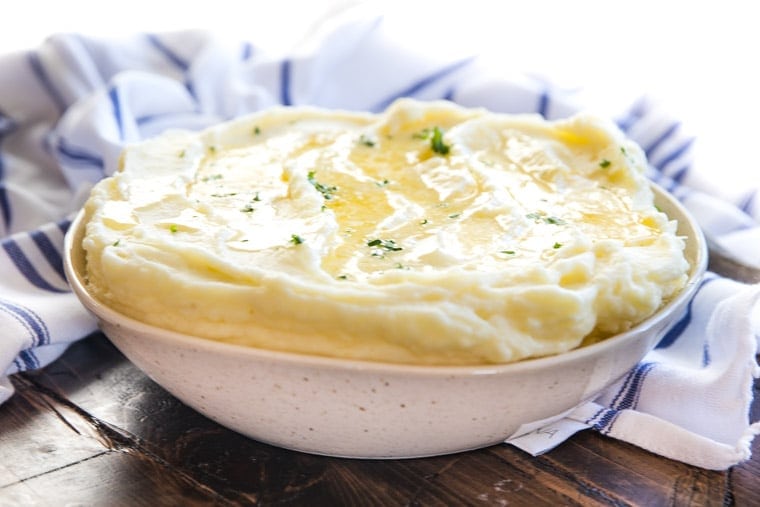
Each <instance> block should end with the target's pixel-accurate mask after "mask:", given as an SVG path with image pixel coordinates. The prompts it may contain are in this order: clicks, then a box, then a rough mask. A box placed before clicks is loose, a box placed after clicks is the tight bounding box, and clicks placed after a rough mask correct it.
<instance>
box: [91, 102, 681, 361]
mask: <svg viewBox="0 0 760 507" xmlns="http://www.w3.org/2000/svg"><path fill="white" fill-rule="evenodd" d="M645 163H646V162H645V158H644V155H643V153H642V151H641V149H640V148H638V147H637V146H636V145H635V144H633V143H632V142H631V141H628V140H627V139H625V138H624V136H623V135H622V133H621V132H620V131H619V130H617V129H616V127H615V126H614V125H613V124H610V123H608V122H606V121H602V120H600V119H597V118H594V117H590V116H585V115H580V116H577V117H574V118H571V119H568V120H564V121H558V122H547V121H545V120H543V119H541V118H540V117H538V116H531V115H524V116H508V115H497V114H493V113H489V112H487V111H485V110H480V109H464V108H460V107H457V106H455V105H452V104H449V103H446V102H432V103H423V102H416V101H412V100H406V99H405V100H400V101H398V102H396V103H395V104H393V105H392V106H391V107H390V108H389V109H388V111H386V112H385V113H383V114H381V115H370V114H359V113H348V112H336V111H325V110H319V109H313V108H276V109H272V110H268V111H264V112H262V113H259V114H255V115H252V116H248V117H245V118H241V119H238V120H235V121H232V122H229V123H225V124H221V125H219V126H217V127H214V128H211V129H208V130H206V131H203V132H201V133H192V132H183V131H173V132H167V133H165V134H163V135H161V136H159V137H157V138H155V139H152V140H149V141H145V142H142V143H139V144H135V145H133V146H130V147H128V148H127V149H126V150H125V152H124V154H123V159H122V169H121V171H120V172H118V174H116V175H115V176H113V177H111V178H108V179H105V180H103V181H102V182H100V183H99V184H98V185H97V186H96V187H95V189H94V190H93V192H92V195H91V197H90V199H89V201H88V202H87V205H86V208H85V212H86V220H87V222H88V223H87V229H86V237H85V239H84V243H83V246H84V248H85V250H86V257H87V286H88V289H89V291H90V292H91V293H92V294H93V295H94V296H95V297H96V298H98V299H99V300H100V301H102V302H103V303H105V304H106V305H108V306H110V307H112V308H114V309H116V310H118V311H120V312H123V313H124V314H126V315H128V316H131V317H133V318H135V319H138V320H140V321H143V322H146V323H149V324H153V325H156V326H160V327H164V328H167V329H171V330H176V331H180V332H185V333H190V334H193V335H197V336H201V337H205V338H209V339H213V340H220V341H226V342H233V343H238V344H244V345H250V346H255V347H263V348H268V349H277V350H286V351H295V352H301V353H308V354H318V355H325V356H336V357H348V358H361V359H369V360H377V361H390V362H402V363H417V364H483V363H502V362H509V361H515V360H519V359H522V358H527V357H535V356H542V355H547V354H557V353H561V352H564V351H567V350H570V349H572V348H575V347H578V346H579V345H581V344H582V343H584V341H589V340H597V339H602V338H604V337H606V336H609V335H610V334H612V333H617V332H620V331H624V330H626V329H628V328H630V327H631V326H633V325H635V324H636V323H638V322H640V321H641V320H643V319H645V318H646V317H648V316H649V315H651V314H652V313H653V312H655V311H656V310H657V309H658V308H659V307H660V306H661V305H662V303H663V301H665V300H667V299H668V298H670V297H671V296H673V295H674V294H675V293H677V292H678V291H679V290H680V289H681V288H682V287H683V284H684V282H685V280H686V271H687V270H688V264H687V262H686V260H685V259H684V256H683V247H684V245H683V241H682V239H681V238H679V237H677V236H676V234H675V230H676V224H675V223H674V222H672V221H670V220H669V219H668V217H667V216H665V214H663V213H661V212H660V211H658V210H657V208H656V207H655V206H654V204H653V194H652V192H651V190H650V188H649V186H648V183H647V181H646V179H645V177H644V175H643V170H644V167H645Z"/></svg>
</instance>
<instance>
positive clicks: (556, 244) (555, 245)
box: [552, 243, 562, 250]
mask: <svg viewBox="0 0 760 507" xmlns="http://www.w3.org/2000/svg"><path fill="white" fill-rule="evenodd" d="M552 248H554V249H555V250H557V249H558V248H562V243H554V246H552Z"/></svg>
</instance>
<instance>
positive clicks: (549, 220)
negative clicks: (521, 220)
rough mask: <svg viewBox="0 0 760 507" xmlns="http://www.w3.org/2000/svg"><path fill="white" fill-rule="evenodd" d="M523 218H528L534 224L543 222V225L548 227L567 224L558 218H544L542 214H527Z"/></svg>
mask: <svg viewBox="0 0 760 507" xmlns="http://www.w3.org/2000/svg"><path fill="white" fill-rule="evenodd" d="M525 218H529V219H531V220H534V221H536V222H541V221H543V222H544V223H545V224H549V225H565V224H567V222H565V221H564V220H562V219H561V218H559V217H555V216H546V215H544V214H542V213H528V214H527V215H525Z"/></svg>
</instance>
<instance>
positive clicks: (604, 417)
mask: <svg viewBox="0 0 760 507" xmlns="http://www.w3.org/2000/svg"><path fill="white" fill-rule="evenodd" d="M618 414H619V412H618V411H617V410H615V409H612V408H601V409H599V411H598V412H597V413H595V414H594V415H593V417H591V418H589V419H587V420H586V421H585V422H586V424H588V425H589V426H591V427H592V428H594V429H595V430H597V431H599V432H602V433H607V432H609V430H610V429H611V428H612V425H613V424H614V422H615V419H617V416H618Z"/></svg>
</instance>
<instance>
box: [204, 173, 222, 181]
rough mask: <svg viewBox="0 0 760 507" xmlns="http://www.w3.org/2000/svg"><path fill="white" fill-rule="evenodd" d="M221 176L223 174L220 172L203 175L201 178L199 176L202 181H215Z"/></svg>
mask: <svg viewBox="0 0 760 507" xmlns="http://www.w3.org/2000/svg"><path fill="white" fill-rule="evenodd" d="M222 177H223V176H222V175H221V174H212V175H210V176H204V177H203V178H201V181H203V182H208V181H216V180H221V179H222Z"/></svg>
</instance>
